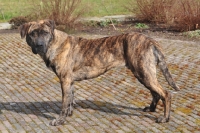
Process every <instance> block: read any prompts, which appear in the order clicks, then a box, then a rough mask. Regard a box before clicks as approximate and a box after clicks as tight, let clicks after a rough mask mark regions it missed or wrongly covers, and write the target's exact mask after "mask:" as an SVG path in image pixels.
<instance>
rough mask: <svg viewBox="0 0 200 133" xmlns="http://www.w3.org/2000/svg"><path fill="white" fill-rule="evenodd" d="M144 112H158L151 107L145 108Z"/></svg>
mask: <svg viewBox="0 0 200 133" xmlns="http://www.w3.org/2000/svg"><path fill="white" fill-rule="evenodd" d="M143 111H144V112H155V111H156V110H155V109H152V108H150V107H149V106H148V107H145V108H144V109H143Z"/></svg>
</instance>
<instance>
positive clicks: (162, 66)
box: [154, 46, 180, 91]
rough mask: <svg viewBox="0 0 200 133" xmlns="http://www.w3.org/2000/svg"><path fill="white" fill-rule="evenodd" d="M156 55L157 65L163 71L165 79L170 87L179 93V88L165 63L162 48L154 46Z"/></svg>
mask: <svg viewBox="0 0 200 133" xmlns="http://www.w3.org/2000/svg"><path fill="white" fill-rule="evenodd" d="M154 55H155V57H156V59H157V64H158V66H159V68H160V69H161V71H162V73H163V75H164V77H165V79H166V80H167V82H168V83H169V85H170V86H171V87H172V88H174V89H175V90H176V91H179V90H180V89H179V87H178V86H177V85H176V83H175V81H174V79H173V78H172V75H171V73H170V72H169V69H168V67H167V63H166V61H165V57H164V54H163V53H162V51H161V48H160V47H157V46H154Z"/></svg>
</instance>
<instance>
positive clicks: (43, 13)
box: [30, 0, 84, 28]
mask: <svg viewBox="0 0 200 133" xmlns="http://www.w3.org/2000/svg"><path fill="white" fill-rule="evenodd" d="M33 4H34V1H33ZM35 7H36V8H35ZM81 7H83V6H81V0H41V2H40V4H39V5H35V6H34V9H33V10H32V12H33V13H31V14H30V17H31V19H36V18H37V19H46V18H48V19H52V20H54V21H55V23H56V25H65V26H66V28H72V27H74V24H75V22H76V20H77V19H79V18H80V16H81V15H83V13H84V9H83V8H81Z"/></svg>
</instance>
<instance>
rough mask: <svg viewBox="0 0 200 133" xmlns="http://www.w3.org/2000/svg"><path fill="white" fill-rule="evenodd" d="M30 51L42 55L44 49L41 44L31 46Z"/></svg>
mask: <svg viewBox="0 0 200 133" xmlns="http://www.w3.org/2000/svg"><path fill="white" fill-rule="evenodd" d="M32 52H33V53H34V54H40V55H43V54H45V52H46V50H45V48H44V47H43V46H38V47H32Z"/></svg>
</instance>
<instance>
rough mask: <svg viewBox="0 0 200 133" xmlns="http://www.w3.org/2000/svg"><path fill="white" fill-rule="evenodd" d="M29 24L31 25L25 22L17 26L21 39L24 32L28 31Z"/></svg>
mask: <svg viewBox="0 0 200 133" xmlns="http://www.w3.org/2000/svg"><path fill="white" fill-rule="evenodd" d="M30 26H31V24H30V23H25V24H23V25H21V26H20V27H19V31H20V35H21V38H22V39H23V38H24V37H25V36H26V34H27V33H28V30H29V28H30Z"/></svg>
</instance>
